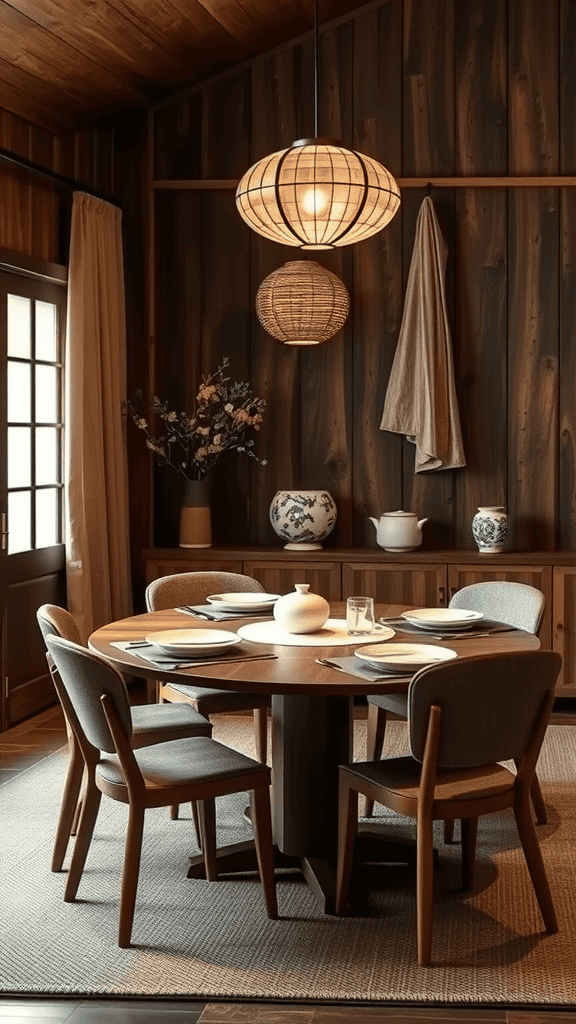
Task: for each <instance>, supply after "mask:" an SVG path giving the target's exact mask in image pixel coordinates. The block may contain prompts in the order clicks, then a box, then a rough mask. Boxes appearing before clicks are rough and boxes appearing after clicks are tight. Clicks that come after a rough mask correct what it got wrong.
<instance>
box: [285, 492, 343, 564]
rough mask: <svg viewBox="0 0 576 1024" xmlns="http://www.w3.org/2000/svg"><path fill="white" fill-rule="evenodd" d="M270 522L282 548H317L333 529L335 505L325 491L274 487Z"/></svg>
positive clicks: (300, 549) (315, 549) (306, 549)
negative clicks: (275, 491)
mask: <svg viewBox="0 0 576 1024" xmlns="http://www.w3.org/2000/svg"><path fill="white" fill-rule="evenodd" d="M270 522H271V523H272V526H273V527H274V529H275V531H276V533H277V534H278V536H279V537H281V538H282V540H286V541H288V543H287V544H285V545H284V547H285V548H287V549H288V550H292V551H317V550H318V549H319V548H321V547H322V544H321V543H320V541H322V540H324V538H325V537H327V536H328V534H329V533H330V531H331V530H333V529H334V524H335V522H336V505H335V504H334V500H333V498H332V496H331V495H330V494H328V491H277V493H276V494H275V495H274V497H273V499H272V504H271V505H270Z"/></svg>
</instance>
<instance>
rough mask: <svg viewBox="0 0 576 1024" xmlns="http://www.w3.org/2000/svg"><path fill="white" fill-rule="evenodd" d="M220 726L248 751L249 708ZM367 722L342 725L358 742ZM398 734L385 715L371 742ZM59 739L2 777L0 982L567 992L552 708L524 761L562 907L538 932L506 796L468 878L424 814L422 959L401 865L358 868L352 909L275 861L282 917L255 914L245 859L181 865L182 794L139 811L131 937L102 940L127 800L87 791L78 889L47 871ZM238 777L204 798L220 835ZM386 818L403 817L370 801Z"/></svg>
mask: <svg viewBox="0 0 576 1024" xmlns="http://www.w3.org/2000/svg"><path fill="white" fill-rule="evenodd" d="M215 735H216V736H217V738H219V739H221V740H223V741H224V742H227V743H229V744H230V745H231V746H235V747H237V748H238V749H242V750H244V751H245V752H248V753H250V752H252V748H251V744H252V725H251V720H250V719H248V718H246V719H244V718H238V717H231V718H228V719H225V718H220V719H218V720H217V723H216V729H215ZM364 742H365V726H364V723H363V722H357V723H356V727H355V747H356V755H357V756H358V757H362V754H363V750H364ZM405 749H406V732H405V723H402V722H393V723H390V727H389V734H388V735H387V739H386V752H387V753H398V752H403V751H404V750H405ZM65 768H66V752H65V750H62V751H60V752H58V753H56V754H53V755H51V756H49V757H47V758H46V759H45V760H44V761H43V762H42V763H41V764H39V765H37V766H36V767H34V768H31V769H29V770H28V771H26V772H24V773H23V774H21V775H19V776H17V777H16V778H15V779H14V780H12V781H10V782H8V783H7V784H6V785H4V786H3V787H2V788H1V789H0V822H1V824H2V837H1V842H0V850H1V858H2V862H1V867H2V878H1V883H0V884H1V888H0V917H1V920H0V931H1V934H0V990H1V991H2V992H3V993H16V992H21V993H45V994H55V995H66V994H73V995H85V996H90V995H112V996H116V997H118V996H139V997H146V996H151V997H155V996H158V997H164V998H166V997H170V996H174V997H180V998H181V997H182V996H186V995H191V996H196V997H199V998H206V999H210V1000H213V999H215V998H216V999H217V998H219V997H220V998H224V999H226V998H234V999H237V1000H238V999H239V1000H242V999H248V1000H254V999H265V1000H290V1001H291V1000H305V1001H315V1000H330V1001H335V1000H343V1001H344V1000H360V1001H379V1000H382V1001H409V1002H416V1003H418V1002H426V1003H428V1004H429V1003H434V1002H438V1003H447V1002H448V1003H450V1002H457V1003H471V1002H475V1003H495V1004H502V1003H505V1004H510V1005H518V1004H556V1005H564V1004H566V1005H567V1004H575V1003H576V968H575V963H576V960H575V952H574V951H575V949H576V885H575V879H576V824H575V818H576V800H575V792H576V790H575V776H576V729H574V728H571V727H569V726H551V727H550V728H549V731H548V734H547V737H546V741H545V747H544V749H543V751H542V754H541V757H540V762H539V777H540V780H541V783H542V787H543V791H544V795H545V799H546V803H547V806H548V814H549V824H548V825H545V826H539V827H538V834H539V836H540V840H541V848H542V853H543V857H544V859H545V863H546V867H547V871H548V876H549V879H550V883H551V887H552V891H553V894H554V896H555V902H556V908H557V912H558V918H559V923H560V932H559V934H558V935H555V936H546V935H545V934H544V932H543V931H542V922H541V918H540V915H539V912H538V908H537V904H536V901H535V898H534V894H533V891H532V887H531V885H530V881H529V878H528V874H527V870H526V866H525V863H524V860H523V856H522V853H521V851H520V850H519V848H518V842H517V835H516V830H515V826H514V820H513V817H512V815H511V813H509V812H505V813H502V814H498V815H492V816H490V817H487V818H484V819H482V820H481V824H480V830H479V839H478V860H477V870H476V884H475V889H474V892H473V893H472V894H470V893H462V892H461V891H460V890H459V884H460V853H459V848H458V846H457V845H453V846H445V845H444V844H443V840H442V830H441V828H440V827H439V828H438V832H437V847H438V851H439V859H440V867H439V868H438V870H437V871H436V875H435V915H434V947H433V960H434V965H433V966H432V967H429V968H419V967H418V966H417V964H416V938H415V891H414V880H413V875H412V874H411V873H410V872H409V871H408V870H407V869H395V870H389V871H382V869H379V870H377V869H375V868H364V869H363V871H362V876H363V877H362V878H361V879H360V881H361V883H362V885H361V886H360V887H359V890H358V892H359V893H360V897H359V899H360V902H357V903H356V904H355V912H354V915H353V916H350V917H348V918H340V919H338V918H335V917H328V916H324V915H322V914H321V913H320V912H319V911H318V909H317V908H316V905H315V903H314V901H313V899H312V897H311V895H310V893H309V890H308V888H307V886H306V885H305V883H304V882H303V880H302V878H301V876H300V875H299V874H297V873H292V872H290V873H281V874H280V875H279V878H278V901H279V911H280V919H279V920H278V921H269V920H268V919H267V917H266V915H265V911H264V904H263V899H262V893H261V889H260V884H259V881H258V877H257V876H256V875H255V874H254V875H246V876H242V877H238V876H236V877H235V876H227V877H225V878H224V879H221V880H219V881H218V882H206V881H203V880H190V879H187V878H186V871H187V865H188V857H189V856H190V854H191V853H195V852H197V851H196V844H195V840H194V832H193V827H192V823H191V820H190V813H189V809H188V808H185V809H183V814H184V816H183V817H182V818H181V820H179V821H176V822H175V821H171V820H170V818H169V817H168V813H167V811H166V810H164V809H160V810H158V811H148V812H147V821H146V828H145V834H144V848H143V858H142V868H141V874H140V884H139V889H138V898H137V903H136V915H135V923H134V931H133V943H134V944H133V946H132V947H131V948H129V949H124V950H121V949H119V948H118V947H117V945H116V927H117V913H118V891H119V878H120V866H121V862H122V855H123V841H124V834H125V823H126V808H125V807H124V806H122V805H119V804H116V803H113V802H112V801H111V800H108V799H106V798H103V799H102V805H101V811H100V815H99V819H98V822H97V826H96V831H95V836H94V840H93V843H92V847H91V850H90V853H89V857H88V861H87V866H86V870H85V873H84V876H83V879H82V882H81V885H80V889H79V893H78V899H77V900H76V902H74V903H71V904H66V903H64V902H63V899H62V897H63V892H64V884H65V872H62V873H60V874H52V873H51V872H50V855H51V847H52V842H53V835H54V828H55V823H56V819H57V814H58V808H59V804H60V798H61V793H62V784H63V779H64V775H65ZM245 805H246V798H245V797H244V795H242V794H240V795H238V796H236V797H234V798H227V799H222V800H219V801H218V811H217V814H218V833H219V843H221V844H226V843H231V842H238V841H240V840H242V839H245V838H246V837H248V836H249V835H250V829H249V826H248V825H246V823H245V822H244V820H243V815H242V812H243V810H244V807H245ZM377 811H379V812H380V813H379V814H378V815H377V817H376V819H375V823H374V827H375V828H381V829H385V831H386V832H387V833H388V834H389V835H391V836H398V837H401V838H407V837H412V836H413V834H414V832H413V825H412V823H411V822H408V821H407V820H405V819H401V818H399V817H398V816H395V815H393V814H391V813H389V814H384V813H383V810H382V808H377Z"/></svg>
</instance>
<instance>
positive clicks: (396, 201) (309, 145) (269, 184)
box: [236, 0, 400, 249]
mask: <svg viewBox="0 0 576 1024" xmlns="http://www.w3.org/2000/svg"><path fill="white" fill-rule="evenodd" d="M314 45H315V90H314V131H315V135H316V136H318V0H314ZM236 206H237V208H238V211H239V213H240V216H241V217H242V218H243V219H244V220H245V221H246V223H247V224H248V225H249V227H251V228H252V229H253V230H254V231H256V232H257V233H258V234H260V235H264V237H265V238H270V239H271V240H272V241H273V242H280V243H282V244H283V245H293V246H298V247H299V248H301V249H333V248H334V247H335V246H342V245H351V244H352V243H353V242H360V241H362V239H364V238H369V237H370V235H374V234H376V233H377V232H378V231H381V230H382V228H384V227H386V225H387V224H388V223H389V222H390V221H391V220H392V217H393V216H394V214H395V213H396V211H397V209H398V207H399V206H400V190H399V188H398V185H397V184H396V182H395V180H394V178H393V177H392V175H391V174H390V172H389V171H387V170H386V168H385V167H383V166H382V164H379V163H378V162H377V161H376V160H373V159H372V158H371V157H368V156H363V155H362V154H361V153H356V152H354V151H353V150H350V149H347V148H346V147H345V146H343V145H342V143H341V142H339V140H337V139H323V138H318V137H316V138H313V139H299V140H298V141H297V142H294V143H292V145H291V146H290V147H289V148H288V149H282V150H280V151H279V152H277V153H272V154H270V156H266V157H264V158H263V159H262V160H259V161H258V163H256V164H254V166H253V167H250V169H249V170H248V171H246V173H245V175H244V176H243V178H242V180H241V181H240V184H239V185H238V188H237V190H236Z"/></svg>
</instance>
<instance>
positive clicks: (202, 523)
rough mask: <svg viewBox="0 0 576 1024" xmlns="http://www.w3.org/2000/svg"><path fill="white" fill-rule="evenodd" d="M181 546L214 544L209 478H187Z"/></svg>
mask: <svg viewBox="0 0 576 1024" xmlns="http://www.w3.org/2000/svg"><path fill="white" fill-rule="evenodd" d="M179 543H180V547H181V548H209V547H211V546H212V524H211V520H210V485H209V483H208V480H187V481H186V487H185V489H184V496H183V498H182V504H181V506H180V541H179Z"/></svg>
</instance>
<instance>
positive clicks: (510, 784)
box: [346, 754, 515, 801]
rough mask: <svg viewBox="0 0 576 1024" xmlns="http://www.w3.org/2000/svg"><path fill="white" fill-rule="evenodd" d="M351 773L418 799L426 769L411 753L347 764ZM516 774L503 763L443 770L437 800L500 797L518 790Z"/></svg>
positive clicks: (438, 780) (438, 777) (397, 792)
mask: <svg viewBox="0 0 576 1024" xmlns="http://www.w3.org/2000/svg"><path fill="white" fill-rule="evenodd" d="M346 770H347V772H348V773H349V774H351V775H353V776H355V777H356V778H357V779H358V782H359V786H358V789H359V791H360V792H362V782H363V781H365V782H369V783H375V784H376V785H377V786H381V787H382V788H383V789H386V790H388V791H389V792H391V793H396V794H397V795H398V796H401V797H403V798H408V799H414V800H415V801H416V800H417V799H418V786H419V783H420V773H421V770H422V766H421V764H420V762H419V761H416V759H415V758H413V757H412V756H411V755H410V754H408V755H407V756H405V757H385V758H384V759H383V760H382V761H356V762H355V763H354V764H351V765H347V766H346ZM514 780H515V775H514V774H513V773H512V772H511V771H510V770H509V769H508V768H505V767H504V766H503V765H501V764H492V765H484V766H483V767H482V768H458V769H453V768H439V769H438V772H437V775H436V789H435V799H436V800H439V801H440V800H453V799H460V800H462V799H464V800H466V799H471V800H480V799H482V798H483V797H489V796H497V795H499V794H501V793H507V792H508V791H509V790H512V789H513V788H514Z"/></svg>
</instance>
